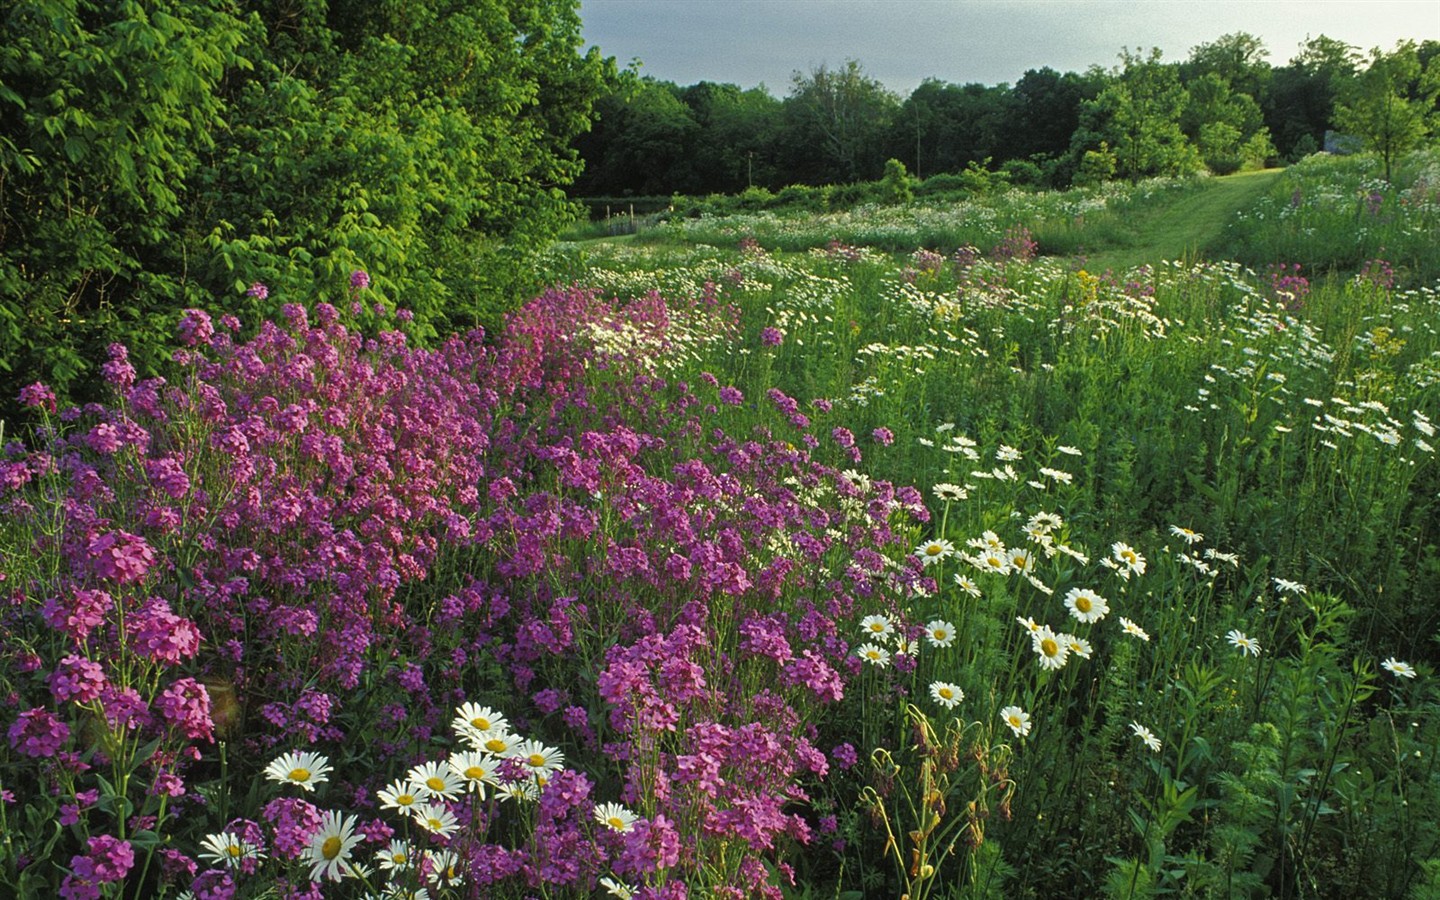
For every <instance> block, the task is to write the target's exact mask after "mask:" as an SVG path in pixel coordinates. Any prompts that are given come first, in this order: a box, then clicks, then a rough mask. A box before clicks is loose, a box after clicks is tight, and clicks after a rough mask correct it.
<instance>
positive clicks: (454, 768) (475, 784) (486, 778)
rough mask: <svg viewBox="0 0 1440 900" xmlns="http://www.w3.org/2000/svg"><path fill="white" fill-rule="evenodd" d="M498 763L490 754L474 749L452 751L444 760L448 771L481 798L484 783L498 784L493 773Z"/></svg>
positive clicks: (483, 797) (483, 791) (483, 795)
mask: <svg viewBox="0 0 1440 900" xmlns="http://www.w3.org/2000/svg"><path fill="white" fill-rule="evenodd" d="M499 763H500V761H499V760H497V759H496V758H495V757H493V756H491V755H490V754H488V753H480V752H478V751H475V750H468V751H464V752H460V753H452V754H450V758H449V759H448V760H446V761H445V764H446V765H447V766H449V767H450V771H451V772H454V773H455V775H456V776H457V777H459V778H460V779H461V780H462V781H464V783H465V785H466V786H467V787H468V788H469V789H470V790H473V791H477V792H478V793H479V794H480V799H481V800H484V799H485V785H487V784H493V785H499V784H500V781H499V779H498V778H497V776H496V774H495V769H496V767H497V766H498V765H499Z"/></svg>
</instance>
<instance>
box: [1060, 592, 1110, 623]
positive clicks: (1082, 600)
mask: <svg viewBox="0 0 1440 900" xmlns="http://www.w3.org/2000/svg"><path fill="white" fill-rule="evenodd" d="M1065 608H1066V609H1068V610H1070V615H1072V616H1074V617H1075V620H1076V621H1077V622H1084V623H1085V624H1087V625H1088V624H1090V623H1092V622H1099V621H1100V620H1101V619H1103V618H1105V617H1106V616H1107V615H1109V614H1110V604H1109V603H1108V602H1106V600H1105V598H1104V597H1102V596H1100V595H1099V594H1097V593H1095V592H1094V591H1092V590H1090V589H1089V588H1071V589H1070V590H1069V592H1068V593H1066V594H1065Z"/></svg>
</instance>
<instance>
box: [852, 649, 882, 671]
mask: <svg viewBox="0 0 1440 900" xmlns="http://www.w3.org/2000/svg"><path fill="white" fill-rule="evenodd" d="M855 655H856V656H859V657H860V658H861V659H863V660H865V661H866V662H868V663H873V664H875V665H876V666H878V667H880V668H882V669H883V668H885V667H886V666H888V665H889V664H890V651H889V650H886V649H885V648H884V647H881V646H880V645H879V644H866V645H865V646H863V647H861V648H860V649H859V650H856V651H855Z"/></svg>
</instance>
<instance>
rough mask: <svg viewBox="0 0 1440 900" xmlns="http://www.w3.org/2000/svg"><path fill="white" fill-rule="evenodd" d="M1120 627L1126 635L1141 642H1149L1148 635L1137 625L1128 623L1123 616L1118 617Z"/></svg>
mask: <svg viewBox="0 0 1440 900" xmlns="http://www.w3.org/2000/svg"><path fill="white" fill-rule="evenodd" d="M1120 627H1121V628H1123V629H1125V633H1126V634H1128V635H1132V636H1134V637H1137V638H1139V639H1140V640H1142V641H1148V640H1150V635H1149V634H1147V633H1146V632H1145V629H1143V628H1141V627H1140V626H1139V625H1136V624H1135V623H1134V622H1132V621H1130V620H1129V619H1127V618H1125V617H1124V616H1121V617H1120Z"/></svg>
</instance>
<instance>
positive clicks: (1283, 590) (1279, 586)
mask: <svg viewBox="0 0 1440 900" xmlns="http://www.w3.org/2000/svg"><path fill="white" fill-rule="evenodd" d="M1271 581H1274V582H1275V591H1276V593H1279V594H1303V593H1305V592H1306V590H1307V589H1306V587H1305V585H1303V584H1301V583H1300V582H1298V581H1291V580H1289V579H1288V578H1272V579H1271Z"/></svg>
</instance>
